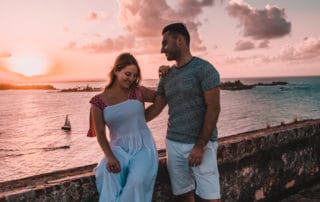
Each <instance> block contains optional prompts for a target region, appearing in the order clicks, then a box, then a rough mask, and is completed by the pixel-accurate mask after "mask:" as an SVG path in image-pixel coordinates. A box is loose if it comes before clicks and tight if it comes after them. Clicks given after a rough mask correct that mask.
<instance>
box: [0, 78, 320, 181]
mask: <svg viewBox="0 0 320 202" xmlns="http://www.w3.org/2000/svg"><path fill="white" fill-rule="evenodd" d="M234 80H237V79H223V81H234ZM240 80H241V82H242V83H244V84H255V83H259V82H262V83H271V82H273V81H286V82H288V84H287V85H283V86H256V87H255V88H253V89H250V90H239V91H228V90H222V91H221V113H220V117H219V121H218V129H219V137H223V136H229V135H234V134H238V133H242V132H246V131H251V130H256V129H260V128H265V127H266V126H267V124H268V125H271V126H273V125H280V123H281V122H285V123H289V122H292V121H293V120H294V119H298V120H304V119H318V118H320V77H300V78H298V77H296V78H293V77H291V78H247V79H244V78H241V79H240ZM157 83H158V80H145V81H143V83H142V84H143V85H145V86H150V87H156V85H157ZM52 85H53V86H54V87H56V88H58V89H64V88H74V87H79V86H86V85H89V86H92V87H102V86H103V85H104V82H91V83H88V82H68V83H52ZM97 93H98V92H65V93H63V92H60V90H3V91H0V112H1V115H0V159H1V160H0V173H1V174H0V182H1V181H7V180H13V179H19V178H23V177H28V176H32V175H36V174H41V173H48V172H52V171H55V170H62V169H67V168H73V167H78V166H83V165H88V164H92V163H97V162H98V161H99V160H100V159H101V157H102V151H101V149H100V148H99V145H98V143H97V141H96V138H89V137H86V133H87V130H88V124H89V108H90V104H89V100H90V98H91V97H93V96H94V95H95V94H97ZM66 115H68V116H69V119H70V122H71V125H72V130H71V131H63V130H61V126H62V125H63V123H64V120H65V116H66ZM167 119H168V109H167V107H166V108H165V109H164V110H163V112H162V113H161V114H160V115H159V116H158V117H157V118H155V119H154V120H152V121H151V122H149V123H148V126H149V127H150V129H151V132H152V134H153V136H154V139H155V142H156V145H157V148H158V149H162V148H165V143H164V140H165V134H166V128H167Z"/></svg>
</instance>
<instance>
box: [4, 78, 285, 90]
mask: <svg viewBox="0 0 320 202" xmlns="http://www.w3.org/2000/svg"><path fill="white" fill-rule="evenodd" d="M287 84H289V83H288V82H286V81H272V82H271V83H262V82H258V83H255V84H244V83H242V82H241V80H236V81H225V82H221V84H220V89H221V90H232V91H234V90H249V89H253V88H255V87H256V86H278V85H287ZM103 88H104V87H99V88H98V87H91V86H89V85H88V84H87V85H86V86H77V87H74V88H65V89H57V88H55V87H54V86H53V85H12V84H6V83H0V90H58V92H97V91H102V90H103ZM150 88H151V89H153V90H156V88H157V87H150Z"/></svg>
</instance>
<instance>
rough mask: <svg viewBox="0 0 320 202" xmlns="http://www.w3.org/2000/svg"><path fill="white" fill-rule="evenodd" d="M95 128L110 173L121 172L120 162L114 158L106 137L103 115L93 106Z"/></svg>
mask: <svg viewBox="0 0 320 202" xmlns="http://www.w3.org/2000/svg"><path fill="white" fill-rule="evenodd" d="M92 107H93V109H92V111H93V121H94V128H95V130H96V133H97V140H98V143H99V145H100V147H101V149H102V151H103V153H104V155H105V158H106V161H107V169H108V171H109V172H113V173H118V172H120V170H121V167H120V162H119V161H118V160H117V159H116V157H115V156H114V154H113V152H112V150H111V148H110V145H109V142H108V140H107V136H106V127H105V123H104V121H103V113H102V111H101V110H100V109H99V108H97V107H96V106H94V105H93V106H92Z"/></svg>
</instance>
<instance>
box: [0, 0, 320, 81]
mask: <svg viewBox="0 0 320 202" xmlns="http://www.w3.org/2000/svg"><path fill="white" fill-rule="evenodd" d="M0 5H1V7H0V33H1V35H0V42H1V43H0V81H1V79H2V78H4V77H10V78H15V79H16V80H19V79H21V77H19V76H17V75H16V74H14V72H18V73H21V74H24V75H28V76H31V75H39V74H40V75H41V79H42V80H46V79H47V80H55V79H61V78H63V79H66V80H68V79H69V80H77V79H79V80H82V79H85V80H87V79H105V78H106V75H107V73H108V71H109V69H110V66H112V64H113V62H114V59H115V58H116V56H117V55H118V54H120V53H122V52H131V53H133V54H134V55H135V56H136V58H137V59H138V61H139V64H140V66H141V69H142V77H143V78H144V79H152V78H158V75H157V72H158V67H159V66H160V65H168V64H172V63H170V62H168V61H167V60H166V58H165V56H164V55H163V54H161V53H160V48H161V47H160V46H161V31H162V28H163V27H164V26H165V25H167V24H170V23H173V22H183V23H185V24H186V25H187V27H188V28H189V31H190V35H191V51H192V54H193V55H194V56H199V57H202V58H204V59H206V60H208V61H210V62H211V63H213V65H214V66H215V67H216V68H217V70H218V71H219V72H220V75H221V77H222V78H230V77H237V78H239V77H275V76H306V75H320V48H319V47H320V26H318V23H317V22H318V20H317V19H319V18H320V12H319V10H320V1H318V0H308V1H301V0H290V1H288V0H259V1H256V0H225V1H216V0H198V1H174V0H157V1H152V3H150V1H148V0H138V1H135V3H132V2H131V1H127V0H112V1H105V0H96V1H89V0H83V1H81V4H79V3H78V2H77V1H67V2H62V1H45V2H44V1H39V0H30V1H23V2H22V1H20V0H10V1H9V0H0ZM71 11H72V12H71ZM29 49H31V50H34V51H32V52H28V51H27V52H26V53H24V54H18V53H17V52H16V50H29ZM34 52H36V53H39V54H34ZM38 55H41V56H38ZM43 55H44V56H45V57H43ZM47 58H50V61H49V62H50V63H52V65H53V66H52V67H50V64H48V61H47ZM1 69H2V70H3V71H1ZM10 72H13V73H12V74H10ZM53 72H55V73H53ZM38 78H39V77H38ZM32 79H34V78H33V77H32Z"/></svg>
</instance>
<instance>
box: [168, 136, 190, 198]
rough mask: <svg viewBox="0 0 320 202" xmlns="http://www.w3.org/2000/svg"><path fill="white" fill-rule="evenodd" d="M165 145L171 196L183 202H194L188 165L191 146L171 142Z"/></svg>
mask: <svg viewBox="0 0 320 202" xmlns="http://www.w3.org/2000/svg"><path fill="white" fill-rule="evenodd" d="M166 144H167V166H168V172H169V176H170V182H171V187H172V192H173V194H174V195H175V196H176V197H177V198H178V199H179V201H183V202H189V201H190V202H194V189H195V183H194V182H195V181H194V177H193V174H192V172H191V169H190V167H189V163H188V156H189V153H190V150H191V149H192V144H190V145H187V144H183V143H178V142H175V141H171V140H166Z"/></svg>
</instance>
